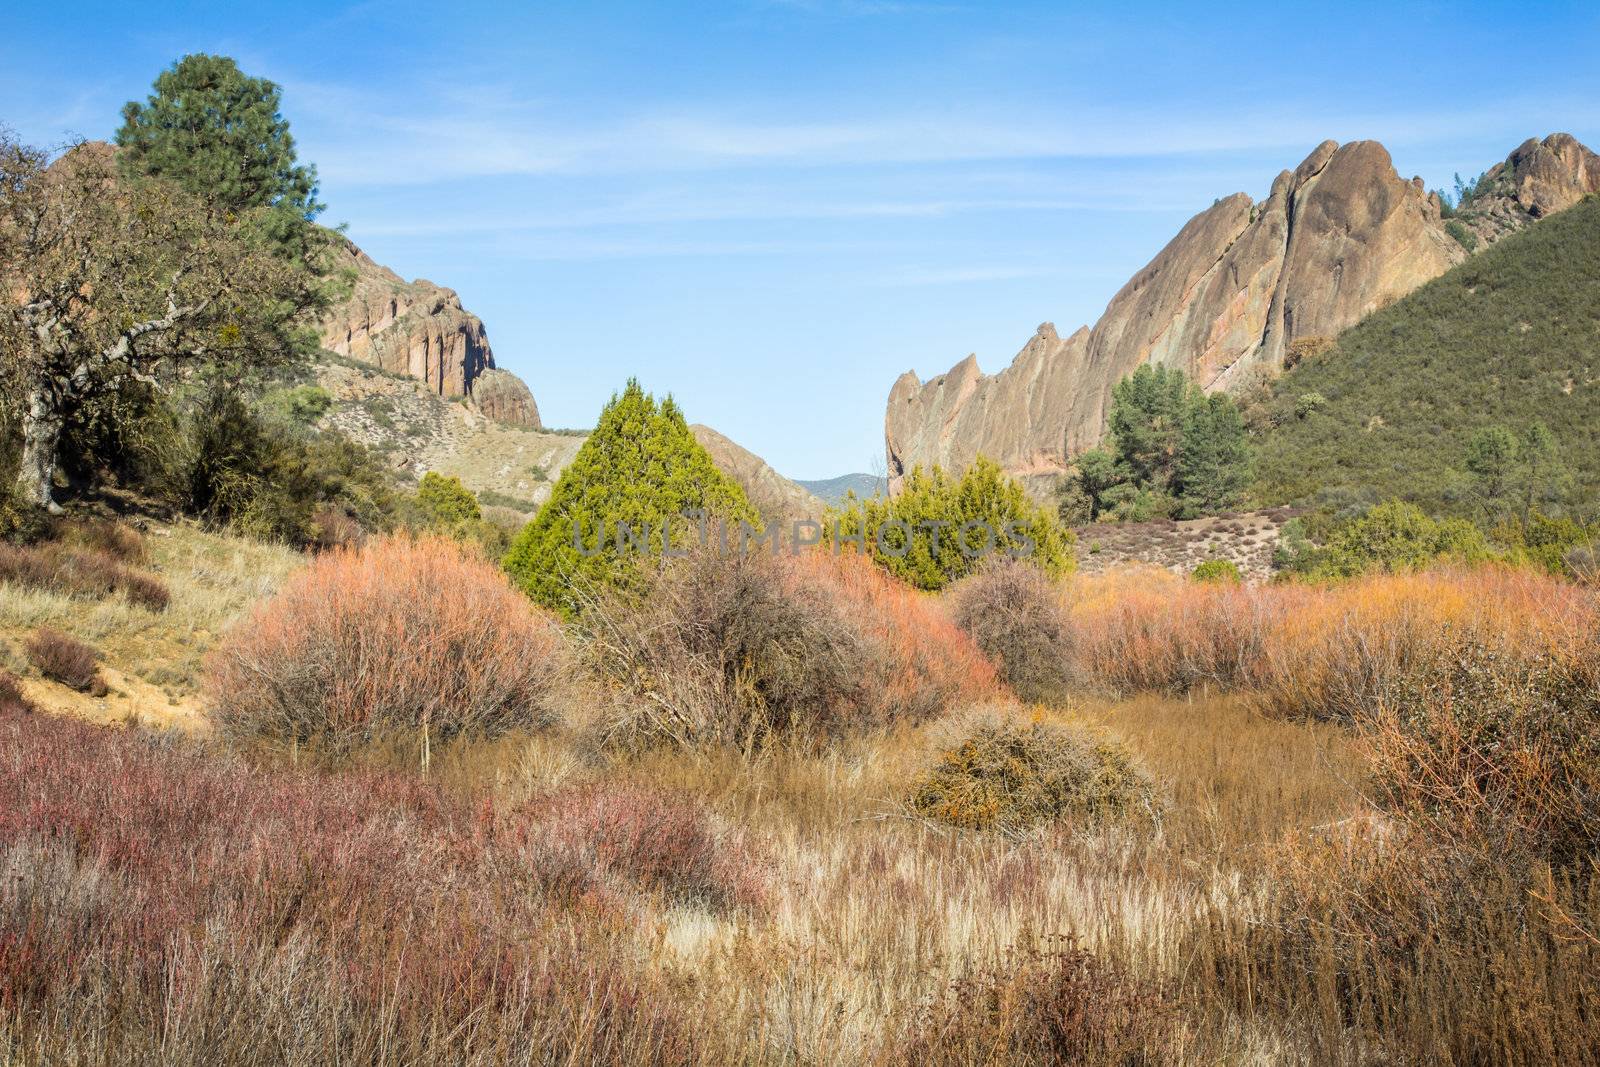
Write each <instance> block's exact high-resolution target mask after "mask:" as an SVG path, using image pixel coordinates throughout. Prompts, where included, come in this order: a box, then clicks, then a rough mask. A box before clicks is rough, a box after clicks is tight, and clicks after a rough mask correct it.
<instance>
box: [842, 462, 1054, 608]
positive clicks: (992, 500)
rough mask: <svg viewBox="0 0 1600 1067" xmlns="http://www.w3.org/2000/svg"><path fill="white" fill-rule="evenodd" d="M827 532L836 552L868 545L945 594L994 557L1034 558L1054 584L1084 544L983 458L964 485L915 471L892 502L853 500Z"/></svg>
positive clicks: (890, 565) (897, 570) (885, 561)
mask: <svg viewBox="0 0 1600 1067" xmlns="http://www.w3.org/2000/svg"><path fill="white" fill-rule="evenodd" d="M824 525H825V527H826V537H827V538H828V540H829V541H830V542H831V543H832V544H833V545H834V547H836V548H840V549H842V548H843V547H844V545H845V544H846V543H847V542H848V543H851V544H852V545H859V544H861V543H864V544H865V549H864V550H865V551H866V553H867V554H868V555H870V556H871V557H872V559H873V560H874V561H876V562H877V563H878V564H879V565H880V566H882V567H883V568H884V569H886V570H888V571H889V573H891V574H893V575H895V576H896V577H897V578H900V579H902V580H903V581H906V582H910V583H911V584H912V585H914V586H916V587H917V588H919V589H942V588H944V587H945V586H946V585H948V584H949V583H951V582H953V581H956V580H958V579H960V578H964V577H966V576H967V575H968V574H971V573H973V572H974V571H975V570H977V569H978V567H979V565H980V564H981V563H982V562H983V560H984V559H986V558H988V557H990V556H994V555H1015V556H1017V557H1018V558H1026V559H1028V560H1030V561H1031V562H1032V563H1033V564H1034V565H1035V566H1037V567H1039V568H1040V569H1041V570H1043V571H1044V572H1045V573H1046V574H1048V575H1051V576H1052V577H1055V576H1060V575H1062V574H1065V573H1067V572H1069V571H1071V570H1072V569H1073V568H1074V567H1075V566H1076V563H1077V561H1076V559H1075V558H1074V556H1073V554H1072V546H1073V544H1074V543H1076V541H1077V536H1076V535H1075V534H1074V533H1073V532H1072V531H1071V530H1067V529H1063V528H1062V526H1061V524H1060V523H1059V522H1058V521H1057V519H1056V516H1055V515H1053V514H1052V513H1051V512H1049V511H1047V510H1046V509H1044V508H1042V507H1040V506H1038V505H1037V504H1035V503H1034V502H1033V501H1032V500H1031V499H1029V497H1028V494H1027V492H1026V491H1025V490H1024V489H1023V488H1022V485H1021V484H1020V483H1019V482H1017V481H1015V480H1014V479H1011V478H1008V477H1006V476H1005V474H1004V473H1003V472H1002V471H1001V470H1000V467H999V465H998V464H996V463H995V462H994V461H992V460H990V459H987V458H985V457H982V456H980V457H978V459H977V460H976V461H975V462H974V463H973V464H972V466H971V467H969V468H967V471H966V473H965V474H963V475H962V476H961V477H960V478H953V477H951V476H950V475H948V474H946V473H945V472H944V470H943V469H942V468H940V467H937V466H935V467H934V468H933V470H932V473H927V472H924V471H923V469H922V468H921V467H920V466H919V467H915V468H913V469H912V471H911V473H910V474H909V475H908V476H907V477H906V480H905V484H904V485H903V486H901V488H900V491H899V492H898V493H896V494H895V495H894V496H892V497H887V498H885V497H881V496H878V497H872V498H871V499H868V500H861V499H859V498H857V497H856V495H855V494H854V493H853V492H852V493H849V494H847V496H846V498H845V503H844V506H843V507H842V508H840V509H838V510H830V511H829V513H828V520H827V522H826V523H825V524H824Z"/></svg>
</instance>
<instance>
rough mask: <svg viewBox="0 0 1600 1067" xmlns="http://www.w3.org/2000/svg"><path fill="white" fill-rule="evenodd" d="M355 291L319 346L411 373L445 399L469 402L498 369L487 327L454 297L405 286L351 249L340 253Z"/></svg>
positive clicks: (417, 284)
mask: <svg viewBox="0 0 1600 1067" xmlns="http://www.w3.org/2000/svg"><path fill="white" fill-rule="evenodd" d="M340 254H341V256H342V257H343V259H344V263H343V264H342V265H343V266H346V267H348V268H351V269H353V270H354V272H355V287H354V289H353V290H352V291H351V293H350V296H349V298H348V299H346V300H345V301H344V302H342V303H341V304H339V305H338V306H336V307H334V308H333V309H332V310H331V311H330V312H329V313H328V315H327V316H326V317H325V318H324V319H323V322H322V329H321V334H322V347H324V348H326V349H328V350H329V351H331V352H336V353H338V354H339V355H341V356H348V357H349V358H351V359H355V360H360V361H361V362H363V363H371V364H373V365H374V366H377V367H379V368H381V369H382V370H386V371H389V372H390V373H393V374H408V375H410V376H411V377H413V378H416V379H418V380H419V381H422V382H424V383H426V384H427V386H428V387H429V388H430V389H432V390H433V391H434V392H436V393H438V394H439V395H440V396H449V397H456V396H466V395H468V394H469V393H471V392H472V387H473V384H474V382H476V381H477V378H478V376H479V375H480V374H482V373H483V372H484V371H486V370H488V369H490V368H491V367H493V366H494V353H493V352H492V351H491V350H490V348H489V337H488V334H487V333H486V332H485V331H484V328H483V322H482V320H480V319H479V318H478V317H477V316H476V315H474V314H472V313H471V312H469V311H467V310H465V309H464V308H462V306H461V298H460V297H458V296H456V294H455V290H453V289H446V288H443V287H442V286H438V285H434V284H433V283H432V282H430V281H426V280H424V279H420V278H419V279H418V280H416V281H414V282H408V281H406V280H405V279H403V278H401V277H400V276H399V275H398V274H396V273H395V272H394V271H392V270H390V269H389V268H388V267H385V266H383V265H382V264H381V263H377V262H374V261H373V259H372V257H370V256H368V255H367V254H366V253H365V252H363V251H361V249H359V248H357V247H356V246H355V245H354V244H353V243H351V242H349V241H345V242H344V243H343V247H342V249H341V253H340Z"/></svg>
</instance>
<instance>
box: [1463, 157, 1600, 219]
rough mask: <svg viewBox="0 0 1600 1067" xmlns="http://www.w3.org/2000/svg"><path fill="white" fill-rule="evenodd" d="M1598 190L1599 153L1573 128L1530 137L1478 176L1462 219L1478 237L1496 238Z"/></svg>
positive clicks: (1567, 206)
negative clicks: (1544, 136) (1541, 136)
mask: <svg viewBox="0 0 1600 1067" xmlns="http://www.w3.org/2000/svg"><path fill="white" fill-rule="evenodd" d="M1596 192H1600V156H1596V155H1595V154H1594V153H1593V152H1591V151H1589V149H1587V148H1585V147H1584V146H1583V145H1582V144H1580V143H1579V142H1578V140H1577V138H1575V137H1573V136H1572V135H1571V134H1570V133H1553V134H1551V135H1550V136H1549V137H1546V138H1545V139H1544V140H1542V141H1540V140H1538V139H1537V138H1533V137H1530V138H1528V139H1527V140H1526V141H1524V142H1523V143H1522V144H1520V145H1518V146H1517V149H1516V151H1514V152H1512V153H1511V155H1510V156H1508V157H1506V161H1505V162H1504V163H1502V164H1500V165H1499V166H1498V167H1495V168H1494V169H1492V170H1490V171H1488V172H1486V173H1485V174H1484V175H1483V176H1482V178H1481V179H1479V181H1478V183H1477V187H1476V188H1475V189H1474V190H1473V196H1472V199H1471V200H1470V201H1469V202H1467V203H1465V204H1462V205H1460V210H1459V212H1458V213H1457V221H1458V222H1459V223H1460V224H1461V226H1462V227H1463V228H1464V229H1465V230H1467V231H1468V232H1470V233H1471V234H1472V236H1473V237H1474V238H1476V239H1477V240H1478V241H1480V242H1482V243H1484V244H1492V243H1493V242H1495V241H1497V240H1499V239H1500V238H1502V237H1504V236H1506V235H1507V234H1510V233H1515V232H1517V231H1518V230H1520V229H1523V228H1524V227H1526V226H1528V225H1529V224H1531V223H1533V222H1536V221H1538V220H1539V219H1542V218H1544V217H1546V216H1548V215H1553V214H1555V213H1556V212H1558V211H1564V210H1566V209H1567V208H1569V207H1571V206H1572V205H1574V204H1576V203H1577V202H1578V201H1579V200H1582V199H1583V198H1584V197H1586V196H1589V195H1590V194H1592V193H1596Z"/></svg>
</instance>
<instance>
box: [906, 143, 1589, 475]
mask: <svg viewBox="0 0 1600 1067" xmlns="http://www.w3.org/2000/svg"><path fill="white" fill-rule="evenodd" d="M1504 170H1505V173H1506V176H1507V182H1506V186H1507V189H1506V191H1505V193H1504V194H1503V195H1505V196H1508V197H1510V199H1511V202H1512V203H1514V204H1515V205H1516V206H1517V210H1518V211H1520V212H1521V213H1522V217H1523V219H1524V220H1532V219H1535V218H1539V217H1542V214H1548V213H1549V212H1550V211H1554V210H1560V208H1561V207H1565V206H1570V205H1571V204H1572V203H1575V202H1576V201H1577V200H1578V199H1580V198H1581V197H1582V196H1583V195H1585V193H1586V191H1593V189H1594V188H1595V185H1596V175H1597V173H1600V167H1597V166H1596V160H1595V156H1594V154H1593V153H1590V152H1589V151H1588V150H1587V149H1585V148H1583V146H1582V145H1580V144H1578V143H1577V142H1576V141H1574V140H1573V139H1572V138H1571V137H1569V136H1567V135H1565V134H1556V135H1554V136H1552V137H1549V138H1546V139H1545V140H1544V141H1543V142H1538V141H1530V142H1528V143H1527V144H1525V145H1523V146H1522V147H1521V148H1519V149H1518V150H1517V151H1516V152H1514V153H1512V156H1511V158H1510V159H1508V160H1507V162H1506V164H1505V165H1504ZM1497 195H1501V194H1497ZM1487 204H1488V200H1487V199H1486V200H1485V205H1486V206H1487ZM1441 208H1442V205H1441V204H1440V201H1439V198H1438V197H1437V196H1435V195H1433V194H1430V193H1428V192H1427V191H1426V190H1425V189H1424V188H1423V186H1422V181H1421V179H1419V178H1414V179H1412V180H1410V181H1407V180H1405V179H1403V178H1401V177H1400V175H1399V174H1397V173H1396V172H1395V170H1394V166H1393V164H1392V162H1391V161H1390V158H1389V154H1388V152H1387V151H1385V150H1384V148H1383V146H1382V145H1380V144H1378V143H1376V142H1374V141H1355V142H1351V143H1349V144H1345V145H1339V144H1336V143H1334V142H1333V141H1325V142H1323V143H1322V144H1320V145H1318V146H1317V147H1316V149H1315V150H1313V151H1312V153H1311V154H1310V155H1309V156H1307V157H1306V159H1305V160H1304V161H1303V162H1302V163H1301V164H1300V165H1299V166H1298V167H1297V168H1295V169H1294V170H1293V171H1284V172H1283V173H1281V174H1279V175H1278V177H1277V178H1276V180H1274V181H1273V183H1272V189H1271V192H1270V194H1269V195H1268V196H1267V198H1266V199H1265V200H1263V201H1260V202H1255V201H1252V200H1251V199H1250V197H1248V196H1246V195H1245V194H1243V193H1236V194H1234V195H1233V196H1229V197H1226V198H1224V199H1221V200H1218V201H1217V202H1216V203H1214V204H1213V205H1212V206H1211V207H1209V208H1207V209H1206V210H1205V211H1202V212H1201V213H1200V214H1198V215H1196V216H1195V217H1194V218H1193V219H1191V220H1190V221H1189V222H1188V224H1187V225H1185V226H1184V227H1183V229H1182V230H1180V231H1179V233H1178V235H1177V236H1176V237H1174V238H1173V239H1172V241H1171V242H1170V243H1169V244H1168V245H1167V246H1166V247H1165V248H1163V249H1162V250H1161V252H1160V253H1159V254H1158V255H1157V256H1156V257H1155V259H1153V260H1151V261H1150V263H1149V264H1148V265H1147V266H1146V267H1145V268H1144V269H1143V270H1141V271H1139V272H1138V273H1137V274H1136V275H1134V277H1133V278H1132V279H1130V280H1129V281H1128V283H1127V284H1126V285H1125V286H1123V288H1122V290H1121V291H1120V292H1118V293H1117V295H1116V296H1115V297H1113V298H1112V300H1111V303H1110V304H1109V305H1108V306H1107V307H1106V310H1105V313H1104V314H1103V315H1102V316H1101V318H1100V320H1099V322H1097V323H1096V324H1095V326H1094V328H1093V329H1080V330H1078V331H1077V332H1075V333H1073V334H1071V335H1069V336H1067V337H1065V338H1062V337H1061V336H1060V335H1059V334H1058V333H1057V332H1056V330H1055V328H1054V327H1053V326H1051V325H1049V324H1046V325H1044V326H1041V327H1039V329H1038V331H1037V332H1036V333H1035V335H1034V337H1033V339H1032V340H1030V341H1029V342H1028V343H1027V345H1025V346H1024V347H1023V349H1022V351H1021V352H1019V353H1018V354H1017V356H1016V357H1015V359H1013V361H1012V363H1011V365H1010V366H1009V367H1007V368H1006V369H1005V370H1003V371H1001V372H1000V373H998V374H995V375H992V376H989V375H984V374H982V373H981V372H980V371H979V369H978V364H977V360H976V358H975V357H973V356H968V357H967V358H966V359H965V360H963V361H962V362H960V363H958V364H956V366H955V367H953V368H952V369H951V370H950V371H949V372H948V373H947V374H943V375H940V376H939V377H937V378H934V379H932V380H931V381H928V382H923V381H922V380H921V379H919V378H918V377H917V375H916V374H914V373H907V374H905V375H902V376H901V377H900V379H899V380H898V381H896V382H895V384H894V387H893V389H892V390H891V391H890V394H889V406H888V413H887V416H886V418H885V427H884V428H885V443H886V446H887V453H888V455H887V459H888V467H889V475H890V487H891V490H893V488H895V486H896V485H897V483H898V481H899V479H900V478H902V477H903V476H904V475H905V474H906V473H907V472H908V471H909V470H910V468H911V467H912V466H913V465H915V464H919V463H920V464H931V463H938V464H941V465H943V466H945V467H948V468H954V469H960V468H962V467H964V466H966V465H967V464H968V463H970V462H971V461H972V460H973V458H974V457H975V456H977V455H980V454H982V455H987V456H990V457H991V458H993V459H995V460H997V461H998V462H999V463H1000V464H1001V465H1002V466H1003V467H1004V468H1005V469H1006V470H1007V471H1009V472H1010V473H1012V474H1013V475H1015V476H1018V477H1021V478H1022V479H1024V481H1026V482H1028V483H1030V485H1031V487H1033V488H1035V489H1036V490H1045V489H1047V488H1048V487H1049V486H1050V485H1051V484H1053V483H1054V481H1055V479H1056V478H1057V477H1058V476H1059V475H1060V474H1062V473H1064V472H1065V471H1066V470H1067V468H1068V466H1069V464H1070V462H1071V458H1072V456H1073V455H1074V454H1076V453H1077V452H1079V451H1082V450H1083V449H1085V448H1088V447H1091V446H1092V445H1094V444H1095V443H1096V442H1098V440H1099V439H1100V437H1101V434H1102V432H1103V428H1104V425H1105V417H1106V410H1107V407H1108V404H1109V401H1110V397H1111V390H1112V387H1113V386H1114V385H1115V384H1116V383H1117V381H1118V380H1119V379H1121V378H1123V377H1124V376H1126V375H1127V374H1129V373H1131V372H1132V371H1133V370H1134V369H1135V368H1137V367H1138V366H1139V365H1140V364H1142V363H1153V364H1158V365H1165V366H1174V367H1179V368H1182V369H1183V370H1184V371H1186V372H1187V373H1189V374H1190V375H1191V376H1193V377H1194V378H1195V379H1196V380H1197V381H1198V382H1199V383H1200V385H1201V386H1202V387H1203V388H1205V389H1207V390H1219V389H1238V388H1241V387H1243V386H1245V385H1247V384H1249V383H1251V382H1255V381H1259V380H1261V379H1262V378H1264V377H1266V376H1270V375H1272V374H1275V373H1277V371H1278V370H1280V369H1281V368H1282V366H1283V363H1284V358H1285V356H1286V355H1287V354H1288V352H1289V349H1290V346H1291V345H1292V344H1293V342H1294V341H1295V340H1296V339H1300V338H1308V337H1331V336H1333V335H1335V334H1337V333H1339V332H1340V331H1342V330H1344V329H1345V328H1347V327H1349V326H1352V325H1354V324H1355V323H1356V322H1358V321H1360V320H1361V319H1362V318H1364V317H1365V316H1367V315H1368V314H1370V313H1372V312H1373V311H1376V310H1377V309H1379V308H1381V307H1383V306H1384V305H1386V304H1388V303H1391V302H1392V301H1394V300H1397V299H1399V298H1400V297H1402V296H1404V295H1405V294H1406V293H1409V292H1410V291H1411V290H1413V289H1415V288H1416V287H1417V286H1419V285H1421V284H1422V283H1424V282H1426V281H1429V280H1430V279H1432V278H1434V277H1437V276H1438V275H1439V274H1441V273H1443V272H1444V271H1445V270H1447V269H1449V268H1450V267H1451V266H1453V265H1454V264H1456V263H1458V262H1460V261H1461V260H1463V259H1465V258H1466V256H1467V254H1468V253H1467V251H1466V248H1465V247H1464V245H1463V243H1462V241H1461V240H1459V239H1458V238H1456V237H1453V236H1452V235H1451V233H1450V232H1448V231H1447V228H1446V220H1444V219H1443V218H1442V211H1441ZM1507 210H1509V209H1507ZM1519 224H1525V221H1524V222H1523V223H1519Z"/></svg>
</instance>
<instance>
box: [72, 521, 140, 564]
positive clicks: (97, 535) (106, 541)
mask: <svg viewBox="0 0 1600 1067" xmlns="http://www.w3.org/2000/svg"><path fill="white" fill-rule="evenodd" d="M56 539H57V540H59V541H61V542H62V543H64V544H67V545H73V546H76V547H80V548H84V549H87V550H88V551H90V552H98V553H101V554H103V555H106V556H110V557H111V558H112V559H114V560H117V561H118V562H121V563H130V564H141V563H143V562H145V558H146V552H145V545H144V537H143V536H142V535H141V534H140V533H139V531H138V530H135V529H134V528H133V527H131V526H127V525H124V524H123V523H120V522H115V521H113V520H111V519H101V518H83V519H73V520H70V521H67V522H64V523H62V524H61V525H60V527H59V528H58V530H57V533H56Z"/></svg>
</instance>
